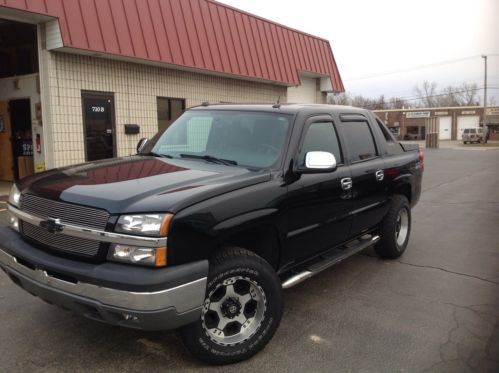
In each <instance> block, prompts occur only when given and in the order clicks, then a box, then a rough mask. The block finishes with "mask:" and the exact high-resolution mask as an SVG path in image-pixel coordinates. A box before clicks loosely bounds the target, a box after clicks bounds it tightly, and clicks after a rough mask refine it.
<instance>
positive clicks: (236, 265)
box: [180, 248, 282, 364]
mask: <svg viewBox="0 0 499 373" xmlns="http://www.w3.org/2000/svg"><path fill="white" fill-rule="evenodd" d="M281 315H282V289H281V282H280V281H279V278H278V277H277V275H276V273H275V271H274V269H273V268H272V267H271V266H270V265H269V264H268V263H267V262H266V261H265V260H264V259H262V258H261V257H259V256H258V255H256V254H254V253H253V252H251V251H248V250H245V249H241V248H229V249H226V250H224V251H222V252H221V253H220V254H218V255H217V256H216V257H215V258H213V259H212V261H211V263H210V274H209V277H208V285H207V289H206V299H205V303H204V307H203V310H202V314H201V318H200V319H199V320H198V321H196V322H194V323H192V324H190V325H187V326H185V327H183V328H182V329H181V330H180V334H181V337H182V340H183V342H184V345H185V346H186V347H187V349H188V350H189V351H190V352H191V353H192V354H193V355H194V356H196V357H197V358H199V359H200V360H203V361H205V362H207V363H210V364H230V363H236V362H239V361H242V360H246V359H248V358H250V357H251V356H253V355H254V354H256V353H257V352H258V351H260V350H261V349H262V348H263V347H265V345H266V344H267V343H268V342H269V341H270V339H271V338H272V336H273V335H274V333H275V331H276V329H277V327H278V326H279V322H280V320H281Z"/></svg>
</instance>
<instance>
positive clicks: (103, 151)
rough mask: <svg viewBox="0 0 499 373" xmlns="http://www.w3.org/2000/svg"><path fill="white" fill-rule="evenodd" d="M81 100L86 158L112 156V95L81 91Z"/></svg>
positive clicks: (113, 146) (113, 141) (113, 128)
mask: <svg viewBox="0 0 499 373" xmlns="http://www.w3.org/2000/svg"><path fill="white" fill-rule="evenodd" d="M82 101H83V125H84V127H85V150H86V160H87V161H96V160H99V159H105V158H113V157H114V156H116V147H115V138H114V132H115V121H114V95H113V94H112V93H99V92H83V93H82Z"/></svg>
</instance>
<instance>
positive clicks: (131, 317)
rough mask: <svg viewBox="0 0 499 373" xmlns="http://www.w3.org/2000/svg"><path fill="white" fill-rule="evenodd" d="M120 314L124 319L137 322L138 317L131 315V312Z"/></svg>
mask: <svg viewBox="0 0 499 373" xmlns="http://www.w3.org/2000/svg"><path fill="white" fill-rule="evenodd" d="M122 316H123V319H125V321H132V322H139V318H138V317H137V316H134V315H132V314H129V313H123V314H122Z"/></svg>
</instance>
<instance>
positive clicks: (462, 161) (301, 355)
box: [0, 149, 499, 373]
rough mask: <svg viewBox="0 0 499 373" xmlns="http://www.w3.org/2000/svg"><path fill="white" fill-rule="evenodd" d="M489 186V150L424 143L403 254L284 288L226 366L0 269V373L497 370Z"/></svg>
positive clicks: (497, 249) (494, 201)
mask: <svg viewBox="0 0 499 373" xmlns="http://www.w3.org/2000/svg"><path fill="white" fill-rule="evenodd" d="M498 190H499V151H478V150H477V151H463V150H453V149H441V150H427V151H426V167H425V175H424V182H423V194H422V197H421V201H420V203H419V204H418V205H417V206H416V207H415V209H414V210H413V231H412V236H411V239H410V243H409V247H408V249H407V251H406V253H405V255H404V256H403V257H402V258H401V259H399V260H396V261H388V260H381V259H379V258H377V257H376V256H375V255H374V252H373V251H372V249H369V250H367V251H365V252H363V253H361V254H359V255H356V256H354V257H352V258H350V259H348V260H347V261H345V262H343V263H341V264H339V265H337V266H336V267H333V268H331V269H329V270H327V271H325V272H323V273H321V274H319V275H317V276H316V277H314V278H312V279H310V280H308V281H306V282H304V283H302V284H300V285H298V286H297V287H295V288H292V289H289V290H287V291H285V292H284V299H285V311H284V316H283V319H282V323H281V326H280V328H279V330H278V331H277V333H276V335H275V337H274V339H273V340H272V341H271V342H270V344H269V345H268V346H267V347H266V348H265V349H264V350H263V351H262V352H260V353H259V354H258V355H257V356H255V357H254V358H252V359H250V360H249V361H246V362H243V363H240V364H238V365H232V366H228V367H207V366H205V365H203V364H202V363H200V362H198V361H197V360H196V359H194V358H193V357H191V356H190V355H189V353H188V352H186V350H185V349H184V348H183V347H182V344H181V341H180V339H179V338H178V336H177V335H176V333H175V332H154V333H152V332H140V331H134V330H128V329H124V328H118V327H113V326H108V325H105V324H101V323H98V322H94V321H90V320H86V319H84V318H81V317H79V316H76V315H73V314H71V313H69V312H66V311H63V310H61V309H58V308H56V307H53V306H50V305H48V304H46V303H44V302H43V301H40V300H39V299H37V298H35V297H33V296H31V295H29V294H27V293H25V292H24V291H22V290H21V289H19V288H18V287H17V286H15V285H14V284H13V283H11V282H10V280H8V278H7V277H6V276H5V274H4V273H0V372H35V371H36V372H88V371H92V372H136V371H144V372H156V371H189V372H198V371H199V372H203V371H220V372H234V371H240V372H245V371H254V372H261V371H273V372H294V371H300V372H303V371H310V372H452V373H457V372H499V240H498V238H499V193H498ZM4 206H5V205H4V204H2V203H1V202H0V210H2V209H3V208H4ZM0 221H3V222H5V221H6V217H5V212H2V211H0Z"/></svg>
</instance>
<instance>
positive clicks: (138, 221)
mask: <svg viewBox="0 0 499 373" xmlns="http://www.w3.org/2000/svg"><path fill="white" fill-rule="evenodd" d="M172 217H173V215H172V214H147V215H122V216H120V218H119V219H118V223H116V228H115V231H116V232H121V233H127V234H137V235H140V236H163V237H164V236H166V235H167V234H168V228H169V226H170V221H171V219H172Z"/></svg>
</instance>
